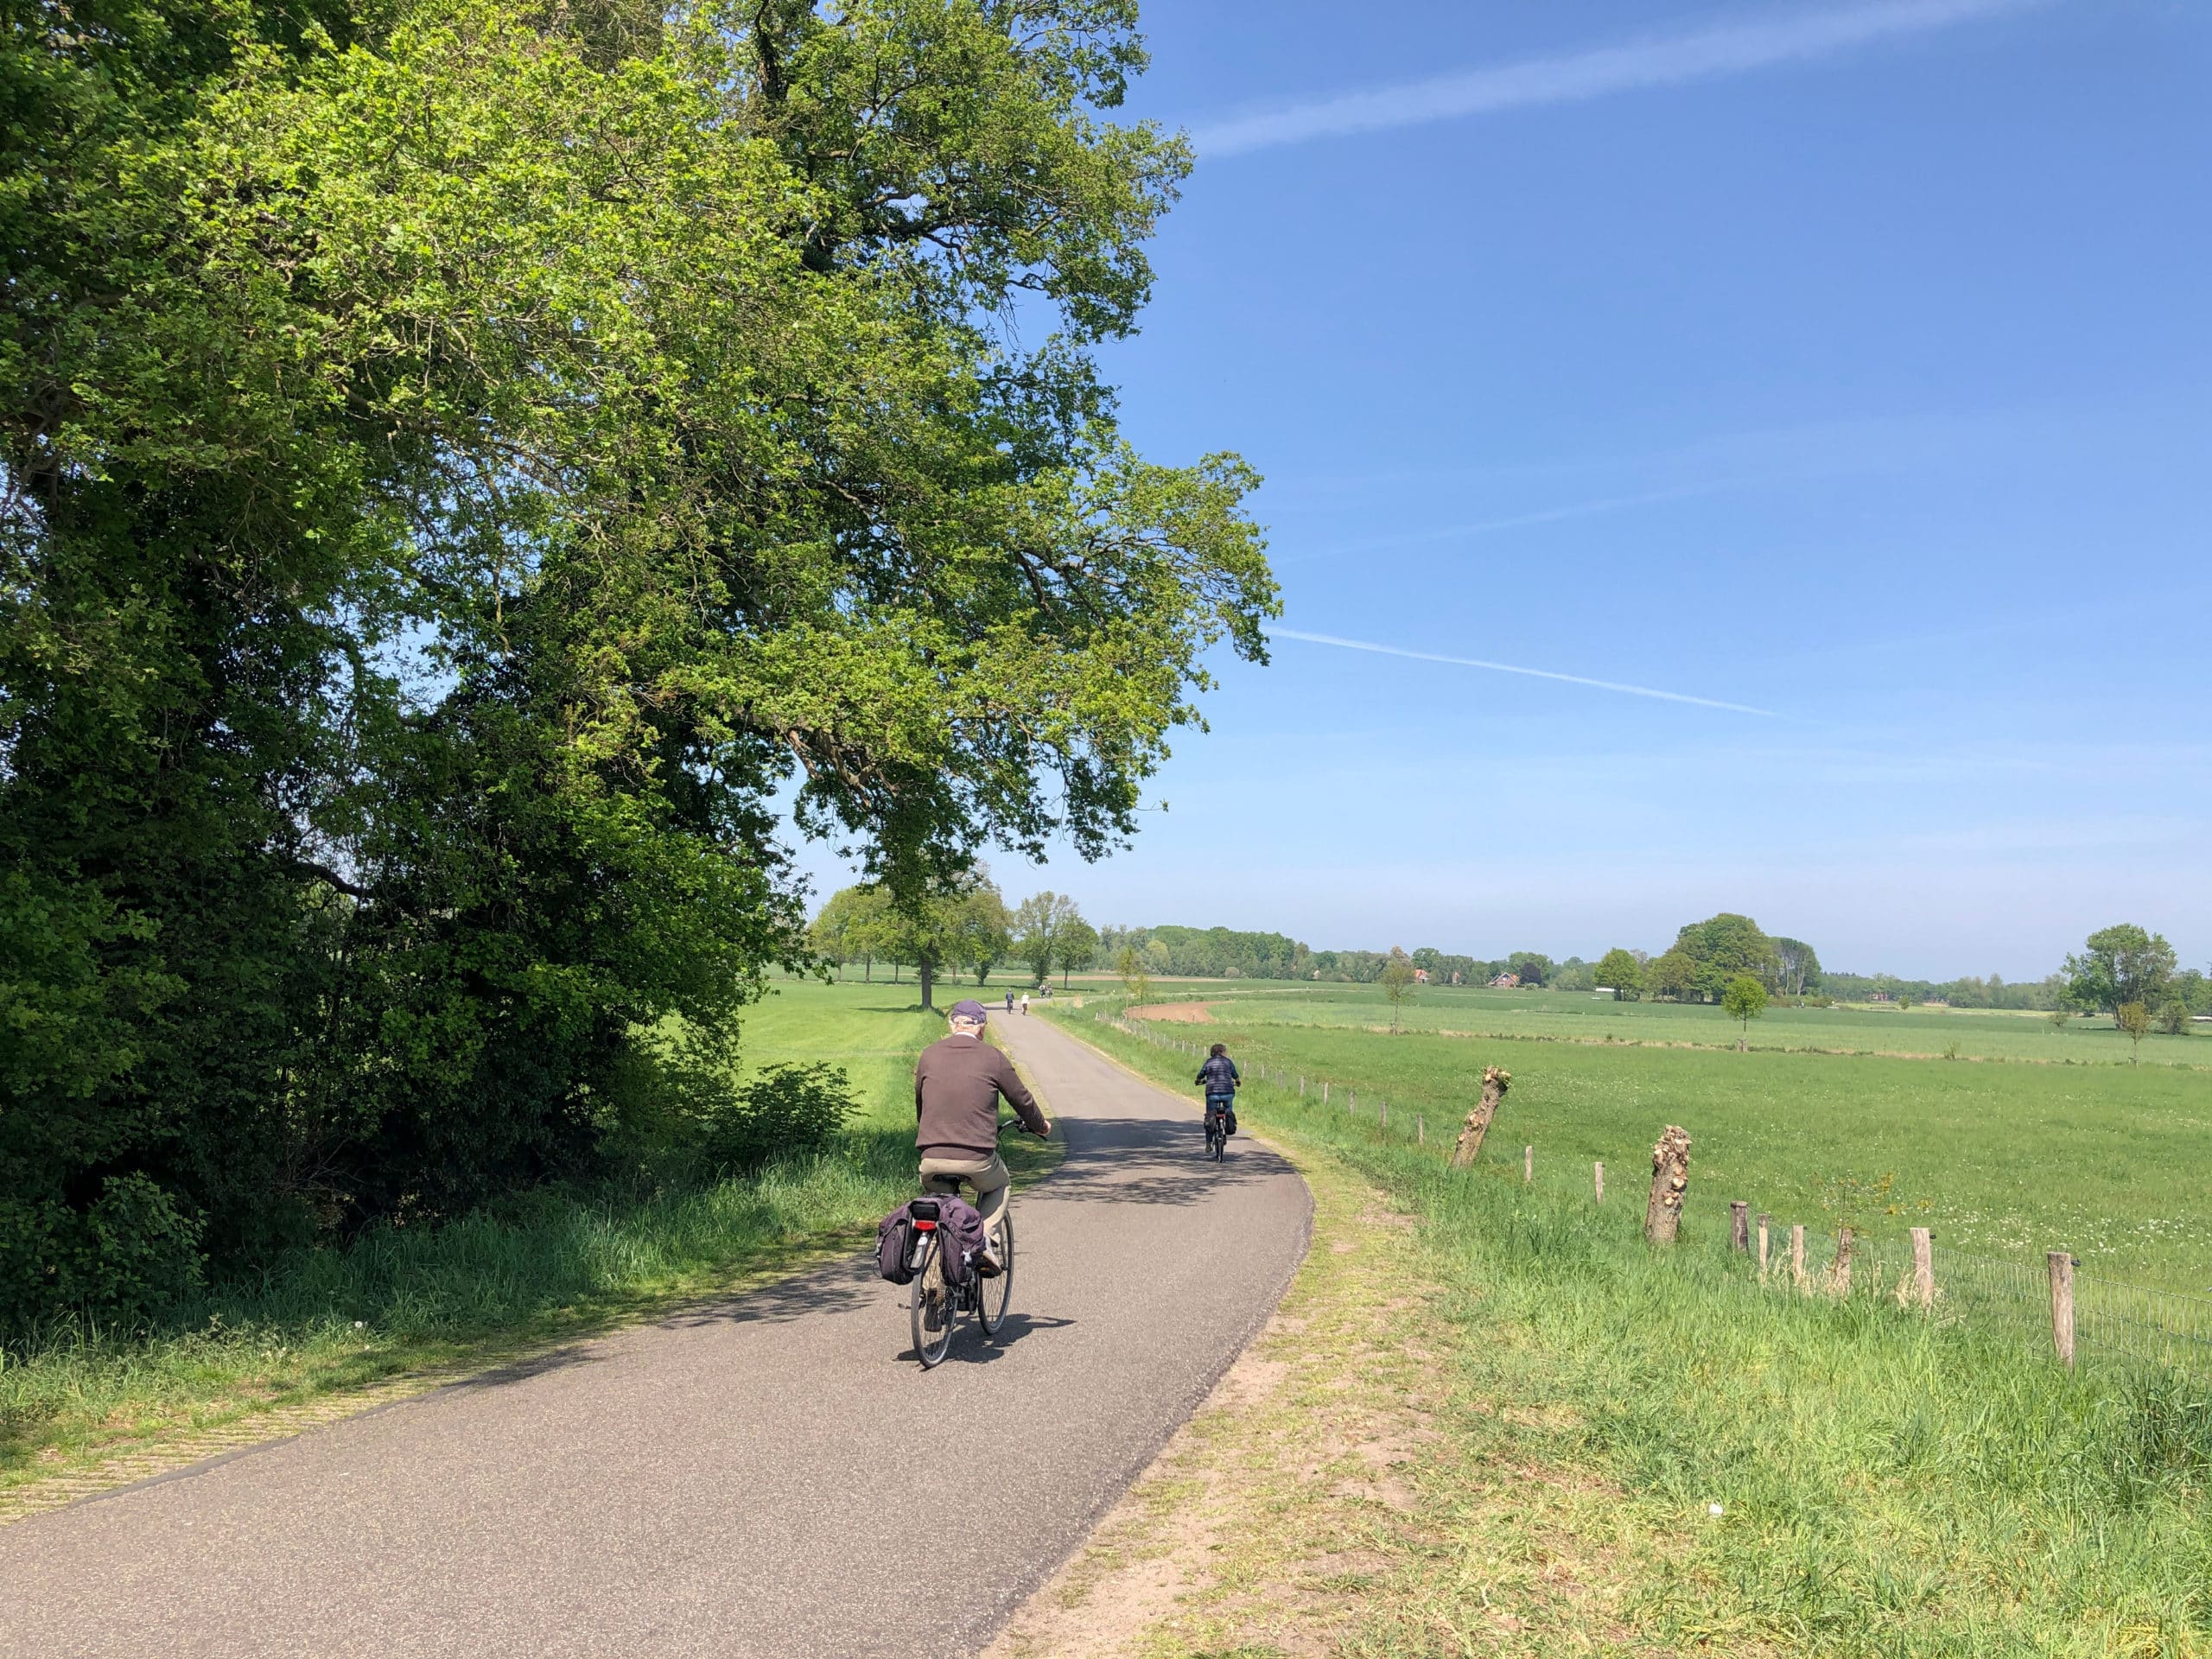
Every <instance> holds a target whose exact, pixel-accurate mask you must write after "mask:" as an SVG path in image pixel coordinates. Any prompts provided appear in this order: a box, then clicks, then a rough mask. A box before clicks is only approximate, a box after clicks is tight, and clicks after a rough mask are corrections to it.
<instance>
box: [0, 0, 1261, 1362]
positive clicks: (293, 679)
mask: <svg viewBox="0 0 2212 1659" xmlns="http://www.w3.org/2000/svg"><path fill="white" fill-rule="evenodd" d="M71 16H72V18H73V22H72V23H71V25H70V27H69V28H67V29H17V30H16V31H14V32H13V33H12V34H11V35H10V37H9V41H8V44H7V46H6V48H5V50H6V51H7V53H8V54H9V82H8V84H9V86H10V96H11V98H12V99H13V100H14V102H13V105H12V106H11V116H10V132H9V137H8V138H7V141H6V149H4V151H0V168H4V169H5V174H6V181H7V185H8V188H7V189H6V190H5V191H4V192H0V214H4V215H5V217H6V219H7V226H6V229H7V238H6V241H5V244H4V247H5V252H4V254H3V255H0V257H4V258H5V259H6V260H7V262H8V264H9V268H10V270H9V277H10V280H9V283H8V285H7V288H6V290H5V295H4V299H0V304H4V308H5V310H4V318H5V321H4V327H5V329H6V350H5V351H4V353H0V467H4V485H5V489H6V500H7V512H6V514H5V516H4V520H0V871H4V874H0V1027H4V1028H5V1029H6V1030H8V1031H9V1032H10V1033H12V1036H11V1039H10V1042H9V1043H8V1045H7V1046H6V1047H5V1049H4V1052H0V1093H4V1094H5V1096H7V1098H8V1100H9V1102H10V1110H9V1111H8V1112H7V1113H6V1114H5V1115H4V1116H0V1326H3V1325H6V1324H8V1323H10V1321H13V1320H18V1319H24V1318H29V1317H34V1316H35V1315H36V1314H38V1313H40V1312H41V1311H43V1310H46V1309H49V1308H53V1307H57V1306H82V1307H87V1308H92V1309H96V1310H101V1311H114V1312H126V1311H129V1310H130V1309H134V1308H137V1307H143V1306H149V1305H150V1304H152V1303H154V1302H156V1301H158V1300H161V1299H162V1297H164V1296H168V1295H172V1294H175V1293H176V1292H177V1291H178V1290H179V1289H181V1288H182V1287H185V1286H186V1285H188V1283H189V1281H191V1279H192V1278H193V1277H194V1275H195V1274H197V1273H198V1272H199V1271H200V1264H201V1262H203V1260H204V1259H205V1258H207V1257H208V1256H210V1255H213V1256H215V1257H219V1258H224V1259H236V1258H243V1257H251V1256H253V1255H257V1254H259V1253H263V1252H265V1251H267V1250H269V1249H275V1248H277V1247H278V1246H281V1245H283V1244H285V1243H294V1242H298V1241H302V1240H304V1239H307V1238H310V1237H313V1236H316V1235H318V1234H321V1233H327V1232H329V1231H332V1230H338V1231H344V1230H349V1229H353V1228H357V1227H359V1226H361V1225H364V1224H368V1223H370V1222H372V1221H375V1220H378V1219H380V1218H385V1217H410V1218H424V1219H427V1218H433V1217H436V1216H439V1215H443V1214H449V1213H453V1212H454V1211H456V1210H459V1209H461V1208H464V1207H466V1206H467V1205H470V1204H472V1203H474V1202H476V1201H478V1200H479V1199H480V1198H484V1197H486V1196H487V1195H489V1194H492V1193H494V1192H499V1191H501V1190H503V1189H505V1188H509V1187H512V1186H514V1185H518V1184H523V1183H527V1182H530V1181H533V1180H537V1179H545V1178H547V1177H549V1176H552V1175H558V1174H563V1173H577V1172H582V1171H586V1170H588V1168H589V1167H590V1166H591V1165H592V1160H593V1158H594V1147H595V1145H596V1144H597V1141H598V1139H599V1137H600V1136H601V1134H602V1133H603V1132H604V1129H605V1126H606V1123H607V1117H608V1114H610V1113H618V1114H619V1112H620V1110H621V1109H622V1108H621V1099H622V1088H621V1084H620V1079H621V1078H622V1077H624V1076H626V1075H628V1074H629V1073H630V1072H632V1071H634V1068H635V1065H636V1064H637V1063H638V1061H639V1048H638V1039H637V1037H636V1033H638V1032H639V1031H641V1030H645V1029H649V1028H651V1027H653V1026H655V1025H656V1024H657V1023H658V1022H659V1021H661V1020H664V1018H665V1017H666V1016H668V1015H670V1014H680V1015H682V1016H683V1018H684V1020H686V1021H687V1022H688V1023H689V1024H690V1026H691V1027H693V1028H694V1029H695V1030H696V1031H697V1032H698V1033H702V1035H703V1037H704V1038H706V1039H712V1040H716V1041H721V1042H725V1043H727V1042H728V1041H731V1040H734V1034H735V1030H736V1026H735V1016H736V1011H737V1010H738V1009H739V1008H740V1007H741V1006H742V1004H743V1003H744V1002H745V1001H746V1000H747V998H748V997H749V996H751V995H754V994H755V993H756V991H757V988H758V987H759V985H760V978H761V976H762V974H763V972H764V970H765V969H766V968H767V967H768V966H769V965H771V964H772V963H778V962H785V963H799V962H801V961H803V960H804V959H805V957H806V955H807V947H806V939H805V935H804V915H803V912H802V910H801V907H800V903H799V887H798V883H797V881H796V880H794V878H793V877H792V875H791V872H790V869H789V868H788V865H787V861H786V854H785V851H784V849H783V842H781V840H779V817H780V810H779V809H780V804H781V803H783V802H784V801H785V800H787V799H788V800H790V801H791V802H793V803H795V810H796V814H797V823H798V826H799V828H800V829H802V831H804V833H808V834H812V835H818V836H827V837H829V838H831V839H833V840H834V841H836V842H837V843H838V844H840V845H841V846H843V847H845V848H848V849H851V850H852V851H853V852H854V853H855V855H856V856H857V857H859V858H860V859H861V861H862V862H863V864H864V865H865V867H866V868H867V870H868V874H869V875H870V876H871V877H872V878H874V879H878V880H881V881H882V882H883V883H884V884H885V885H886V887H887V889H888V890H889V891H890V892H891V893H893V896H894V898H895V899H897V900H898V901H899V905H900V906H903V907H904V909H905V911H906V913H907V915H908V917H909V920H910V921H912V918H913V917H914V916H916V915H918V914H919V913H920V907H921V906H925V905H927V904H930V903H932V902H935V901H936V896H941V894H942V893H943V892H944V890H945V889H944V884H945V883H946V882H949V881H954V880H957V878H958V876H959V874H960V873H961V872H962V871H963V870H964V869H965V868H967V866H968V865H969V863H970V862H971V861H972V860H973V858H974V856H975V855H976V851H977V850H979V849H982V848H983V847H985V846H988V845H989V844H994V843H995V844H997V845H1001V846H1004V847H1007V848H1011V849H1020V850H1022V851H1025V852H1032V853H1033V852H1036V851H1039V850H1040V849H1042V847H1043V846H1044V844H1045V842H1046V840H1047V839H1048V838H1050V837H1052V836H1065V837H1066V838H1067V839H1068V840H1069V841H1070V842H1071V843H1072V844H1074V845H1075V846H1076V847H1077V849H1078V850H1080V851H1082V852H1084V854H1085V855H1097V854H1099V853H1102V852H1103V851H1105V850H1107V849H1109V848H1111V847H1113V846H1115V845H1116V844H1118V843H1119V842H1122V841H1123V840H1125V839H1126V838H1127V837H1128V836H1129V835H1130V834H1131V833H1132V830H1133V825H1134V822H1135V819H1134V816H1133V815H1134V813H1135V808H1136V805H1137V802H1138V791H1139V789H1140V786H1141V784H1142V782H1143V780H1144V779H1145V778H1146V777H1147V775H1148V774H1149V773H1150V772H1152V771H1153V769H1154V767H1155V766H1157V765H1158V764H1159V762H1160V759H1161V758H1162V756H1163V755H1164V754H1165V753H1166V742H1167V739H1168V736H1169V734H1171V733H1172V732H1173V729H1174V728H1177V727H1178V726H1181V725H1185V724H1188V723H1191V722H1192V721H1195V719H1196V718H1197V716H1196V710H1195V706H1194V702H1193V699H1194V696H1196V695H1197V694H1198V693H1199V692H1201V691H1203V690H1205V688H1206V687H1207V685H1208V684H1209V683H1210V682H1209V680H1208V677H1207V674H1206V671H1205V667H1204V666H1203V663H1202V658H1204V655H1205V652H1208V651H1210V650H1211V649H1212V648H1213V647H1214V646H1215V645H1220V644H1226V645H1228V646H1229V647H1230V649H1231V650H1232V651H1234V652H1236V653H1238V654H1240V655H1242V656H1243V657H1245V658H1249V659H1253V660H1262V659H1263V658H1264V656H1265V645H1264V637H1263V635H1262V632H1261V629H1262V623H1263V621H1264V620H1265V619H1266V618H1267V617H1268V615H1270V614H1272V613H1274V610H1275V589H1274V582H1273V579H1272V577H1271V575H1269V572H1268V567H1267V564H1266V562H1265V559H1264V556H1263V553H1262V543H1261V540H1260V537H1259V536H1258V534H1257V532H1256V531H1255V527H1254V526H1253V524H1251V522H1250V520H1249V518H1248V517H1247V515H1246V514H1245V512H1244V510H1243V500H1244V498H1245V496H1246V495H1247V494H1248V493H1249V491H1250V490H1251V489H1252V487H1253V486H1254V485H1255V483H1256V479H1255V476H1254V474H1252V473H1251V471H1250V470H1249V468H1248V467H1245V466H1244V465H1243V463H1242V462H1241V461H1238V460H1237V459H1236V457H1234V456H1232V455H1227V454H1217V455H1212V456H1208V457H1205V458H1204V459H1202V460H1200V461H1198V462H1197V463H1195V464H1193V465H1191V466H1186V467H1171V466H1163V465H1160V464H1157V463H1155V462H1154V461H1148V460H1147V459H1145V458H1144V457H1142V456H1140V455H1139V454H1136V453H1135V451H1134V450H1133V449H1132V448H1131V447H1130V446H1129V445H1128V442H1126V441H1125V440H1124V439H1123V438H1122V435H1121V434H1120V432H1119V429H1118V428H1117V426H1116V421H1115V413H1114V398H1113V394H1112V391H1111V389H1110V388H1109V387H1108V386H1107V385H1105V384H1104V383H1103V380H1102V379H1101V378H1100V375H1099V372H1098V370H1097V367H1096V362H1095V359H1094V357H1093V351H1094V348H1095V347H1096V346H1097V345H1098V344H1099V343H1100V342H1102V341H1104V340H1111V339H1113V338H1115V337H1116V336H1118V335H1121V334H1125V333H1127V332H1128V330H1129V329H1130V328H1131V327H1132V326H1133V324H1134V321H1135V316H1136V315H1137V312H1138V310H1139V308H1141V305H1142V303H1143V302H1144V300H1145V299H1146V297H1147V294H1148V291H1149V288H1150V283H1151V271H1150V268H1149V266H1148V264H1147V261H1146V257H1145V254H1144V251H1143V245H1144V242H1145V240H1146V238H1147V237H1148V235H1149V234H1150V233H1151V232H1152V230H1153V228H1154V225H1155V224H1156V222H1157V220H1158V218H1159V216H1160V213H1162V212H1163V211H1164V210H1165V209H1166V207H1167V206H1168V204H1169V203H1170V201H1171V200H1172V199H1173V195H1174V193H1175V190H1176V188H1177V187H1178V184H1179V181H1180V180H1181V178H1182V177H1183V175H1185V172H1186V170H1187V168H1188V166H1189V159H1190V158H1189V156H1188V153H1187V151H1186V149H1185V147H1184V145H1183V144H1182V143H1180V141H1179V140H1177V139H1174V138H1172V137H1167V136H1166V135H1164V134H1162V133H1161V132H1160V131H1159V130H1157V129H1155V128H1154V127H1153V126H1151V125H1150V124H1146V123H1141V122H1136V123H1119V122H1115V121H1110V120H1109V119H1107V118H1105V112H1106V111H1111V110H1112V109H1113V108H1114V107H1115V106H1116V105H1118V104H1119V102H1120V101H1121V99H1122V94H1123V92H1124V90H1125V88H1126V86H1127V83H1128V78H1129V77H1130V76H1131V75H1133V74H1135V73H1138V72H1139V71H1140V70H1141V68H1142V67H1143V53H1142V48H1141V42H1140V41H1139V40H1138V38H1137V36H1136V35H1135V32H1134V5H1133V3H1130V0H988V3H987V0H853V3H850V4H847V5H844V6H841V7H839V8H837V9H836V10H834V11H831V10H825V9H822V8H817V7H815V6H812V5H810V4H806V3H803V0H764V3H756V4H747V5H746V6H744V7H741V8H736V7H723V6H720V5H715V4H698V5H678V6H677V7H674V8H670V9H658V8H644V7H639V6H626V5H622V4H613V5H604V6H595V7H588V8H569V7H567V6H565V5H562V6H555V7H552V8H538V7H528V6H524V5H520V4H518V3H513V0H430V3H423V4H417V5H409V4H401V5H397V6H385V5H379V6H377V7H374V8H370V7H366V6H361V7H359V8H358V9H356V8H354V7H353V6H350V5H348V4H346V3H344V0H308V3H306V4H294V5H287V6H284V7H277V6H273V5H258V4H256V3H255V0H243V3H240V4H237V5H232V6H226V7H220V8H217V7H207V6H195V5H192V4H186V5H181V6H175V7H168V6H165V7H162V8H131V7H122V6H111V5H106V4H103V3H99V0H95V3H94V4H93V5H92V6H91V7H90V8H89V9H88V8H84V7H75V8H73V9H72V12H71ZM1017 306H1018V307H1019V308H1020V314H1021V315H1022V316H1023V318H1024V321H1025V333H1024V335H1023V336H1021V337H1020V338H1018V337H1017V336H1016V335H1015V334H1014V332H1013V331H1012V329H1011V328H1010V327H1007V318H1009V317H1010V316H1011V315H1014V308H1016V307H1017ZM1024 340H1027V341H1030V342H1033V343H1024Z"/></svg>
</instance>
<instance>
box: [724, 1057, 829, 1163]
mask: <svg viewBox="0 0 2212 1659" xmlns="http://www.w3.org/2000/svg"><path fill="white" fill-rule="evenodd" d="M858 1109H859V1105H858V1103H857V1102H856V1101H855V1099H854V1098H853V1085H852V1080H851V1079H850V1078H849V1077H847V1076H846V1075H845V1068H844V1067H843V1066H842V1065H824V1064H822V1063H820V1062H818V1061H817V1062H816V1063H813V1064H810V1065H774V1066H770V1067H769V1068H768V1069H767V1070H766V1071H763V1072H762V1073H761V1074H760V1076H759V1077H755V1078H754V1079H753V1081H752V1082H750V1083H748V1084H746V1085H745V1086H744V1087H742V1088H741V1089H740V1090H737V1092H736V1097H735V1098H734V1100H733V1101H732V1102H731V1103H730V1104H729V1105H728V1107H727V1108H725V1109H723V1110H722V1111H721V1112H720V1113H718V1114H717V1115H716V1116H715V1122H714V1123H713V1126H712V1127H711V1128H709V1130H708V1133H707V1145H706V1154H707V1160H708V1162H709V1163H710V1164H712V1165H714V1166H716V1167H718V1168H722V1169H755V1168H758V1167H759V1166H760V1165H762V1164H765V1163H766V1162H768V1161H769V1160H771V1159H775V1158H786V1157H791V1156H794V1155H800V1154H806V1153H813V1152H821V1151H823V1149H825V1148H826V1147H828V1146H829V1143H830V1142H831V1141H834V1140H836V1137H837V1132H838V1130H840V1129H841V1128H843V1127H844V1123H845V1120H846V1119H847V1118H848V1117H849V1116H852V1115H853V1113H854V1112H855V1111H856V1110H858Z"/></svg>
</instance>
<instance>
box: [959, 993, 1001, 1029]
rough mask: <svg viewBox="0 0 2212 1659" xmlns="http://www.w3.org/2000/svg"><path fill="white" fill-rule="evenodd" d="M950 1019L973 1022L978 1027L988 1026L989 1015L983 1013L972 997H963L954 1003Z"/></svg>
mask: <svg viewBox="0 0 2212 1659" xmlns="http://www.w3.org/2000/svg"><path fill="white" fill-rule="evenodd" d="M950 1017H951V1018H953V1019H955V1020H974V1021H975V1022H976V1024H977V1025H979V1026H983V1025H988V1024H989V1023H990V1019H991V1016H990V1015H989V1014H986V1013H984V1012H983V1005H982V1003H980V1002H978V1001H976V1000H975V999H974V998H973V997H963V999H962V1000H961V1001H957V1002H956V1003H954V1004H953V1005H952V1014H951V1016H950Z"/></svg>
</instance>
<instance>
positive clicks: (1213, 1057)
mask: <svg viewBox="0 0 2212 1659" xmlns="http://www.w3.org/2000/svg"><path fill="white" fill-rule="evenodd" d="M1191 1081H1192V1082H1193V1083H1198V1084H1205V1091H1206V1120H1207V1121H1206V1128H1207V1130H1208V1132H1209V1133H1211V1130H1212V1128H1213V1122H1212V1120H1213V1116H1214V1114H1215V1113H1216V1112H1219V1113H1220V1114H1222V1115H1223V1116H1224V1117H1225V1116H1230V1115H1231V1114H1232V1113H1234V1112H1235V1110H1236V1086H1237V1084H1241V1083H1243V1081H1244V1077H1243V1073H1242V1072H1240V1071H1237V1069H1236V1061H1234V1060H1232V1059H1230V1058H1229V1045H1228V1044H1227V1043H1216V1044H1215V1045H1214V1046H1213V1052H1211V1053H1210V1054H1208V1055H1207V1056H1206V1058H1205V1065H1201V1066H1200V1067H1198V1076H1197V1077H1193V1078H1192V1079H1191Z"/></svg>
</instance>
